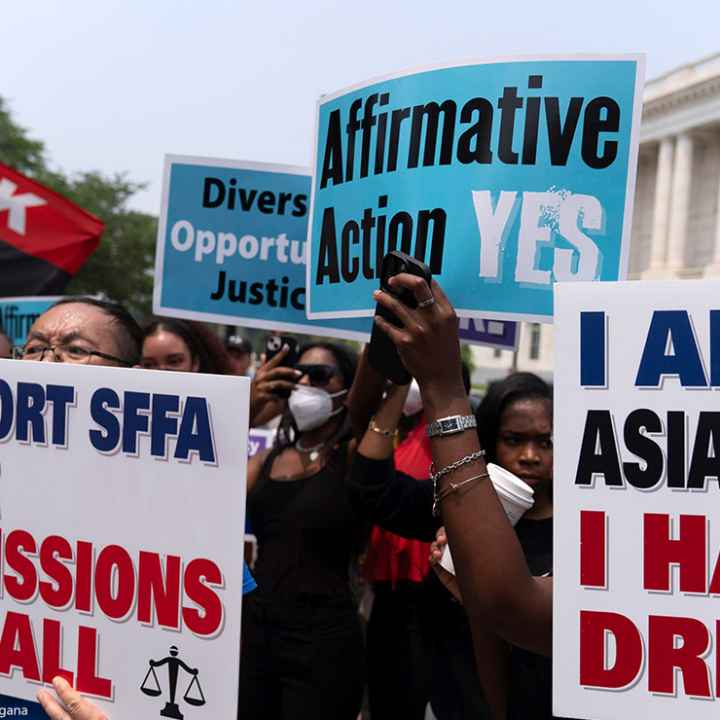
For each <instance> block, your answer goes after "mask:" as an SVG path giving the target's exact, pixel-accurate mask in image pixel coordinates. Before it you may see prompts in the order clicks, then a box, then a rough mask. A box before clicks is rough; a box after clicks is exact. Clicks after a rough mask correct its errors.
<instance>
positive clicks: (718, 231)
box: [705, 172, 720, 276]
mask: <svg viewBox="0 0 720 720" xmlns="http://www.w3.org/2000/svg"><path fill="white" fill-rule="evenodd" d="M717 181H718V189H717V209H716V210H715V249H714V251H713V258H712V261H711V263H710V265H709V266H708V267H707V268H706V270H705V275H713V276H717V275H720V172H718V178H717Z"/></svg>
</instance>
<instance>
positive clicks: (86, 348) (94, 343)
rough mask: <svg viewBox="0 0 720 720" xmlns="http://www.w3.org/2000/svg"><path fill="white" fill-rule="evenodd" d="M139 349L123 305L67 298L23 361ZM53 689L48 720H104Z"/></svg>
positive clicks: (133, 363) (106, 359)
mask: <svg viewBox="0 0 720 720" xmlns="http://www.w3.org/2000/svg"><path fill="white" fill-rule="evenodd" d="M142 344H143V331H142V329H141V328H140V326H139V325H138V324H137V322H136V321H135V319H134V318H133V317H132V315H131V314H130V313H129V312H128V311H127V310H126V309H125V308H124V307H123V306H122V305H118V304H116V303H112V302H109V301H105V300H97V299H95V298H86V297H67V298H63V299H62V300H59V301H58V302H57V303H55V304H54V305H53V306H52V307H51V308H50V309H48V310H46V311H45V312H44V313H43V314H42V315H40V317H39V318H38V319H37V320H36V321H35V322H34V323H33V325H32V327H31V328H30V331H29V332H28V338H27V342H26V344H25V347H24V348H22V351H21V356H22V358H23V359H24V360H36V361H44V362H68V363H74V364H84V365H105V366H117V367H137V366H138V363H139V361H140V356H141V348H142ZM254 588H255V581H254V579H253V577H252V575H251V574H250V571H249V570H248V568H247V566H246V565H245V566H244V574H243V594H245V593H251V592H252V591H253V590H254ZM53 685H54V687H55V690H56V692H57V693H58V696H59V698H60V700H61V701H62V704H61V703H59V702H58V701H57V700H55V699H54V698H53V697H52V696H51V695H50V694H49V693H48V692H47V691H44V690H40V691H39V692H38V701H39V702H40V703H41V705H42V706H43V708H44V709H45V710H46V712H47V713H48V715H49V716H50V718H51V719H52V720H68V719H71V720H104V719H105V718H106V716H105V714H104V713H103V712H102V711H101V710H100V709H99V708H97V706H95V705H94V704H93V703H91V702H89V701H86V700H83V699H82V698H81V697H80V695H79V694H78V693H77V692H75V691H74V690H73V689H72V688H71V687H70V686H69V685H68V683H67V682H66V681H65V680H63V679H62V678H55V679H54V680H53ZM63 705H64V707H63Z"/></svg>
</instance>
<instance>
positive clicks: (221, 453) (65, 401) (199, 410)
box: [0, 360, 249, 720]
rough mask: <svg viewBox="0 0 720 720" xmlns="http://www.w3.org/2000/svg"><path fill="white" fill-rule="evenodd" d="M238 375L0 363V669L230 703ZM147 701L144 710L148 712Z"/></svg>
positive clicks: (241, 456)
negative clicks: (0, 566)
mask: <svg viewBox="0 0 720 720" xmlns="http://www.w3.org/2000/svg"><path fill="white" fill-rule="evenodd" d="M248 402H249V381H248V380H247V379H246V378H238V377H220V376H211V375H201V374H186V373H169V372H168V373H165V372H146V371H140V370H136V369H128V370H126V369H118V368H106V367H94V366H93V367H90V366H84V367H80V366H77V365H68V364H59V363H57V364H56V363H36V362H17V361H10V360H6V361H2V362H0V442H2V446H1V450H0V472H1V474H2V486H1V488H0V511H1V515H0V558H1V559H2V569H3V573H2V577H0V589H1V591H2V594H1V596H0V675H2V676H3V678H4V679H3V681H2V693H4V694H5V695H7V696H11V697H15V698H21V699H24V700H34V699H35V693H36V692H37V690H38V688H39V687H40V686H41V683H43V682H48V681H49V680H50V679H51V678H52V677H53V676H55V675H57V674H62V675H64V676H65V677H66V678H67V679H68V680H69V681H70V682H72V683H73V684H74V685H75V686H76V687H77V688H78V689H79V690H80V691H81V692H83V693H84V694H85V695H88V696H90V697H92V698H93V699H94V700H96V701H97V702H98V703H99V704H100V705H101V706H102V707H103V709H104V710H105V712H107V713H108V715H109V716H110V717H111V718H112V720H138V719H139V718H149V717H155V716H157V715H159V714H162V715H164V716H165V717H173V718H182V717H183V715H184V717H185V718H186V720H202V718H207V719H208V720H210V719H214V718H234V717H235V716H236V714H237V682H238V672H239V649H240V611H241V600H242V586H243V563H242V557H243V530H242V529H243V526H244V515H245V477H246V463H247V426H248ZM161 711H162V712H161Z"/></svg>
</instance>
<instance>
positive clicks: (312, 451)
mask: <svg viewBox="0 0 720 720" xmlns="http://www.w3.org/2000/svg"><path fill="white" fill-rule="evenodd" d="M324 447H325V443H318V444H317V445H313V446H312V447H305V446H304V445H303V444H302V440H298V441H297V442H296V443H295V449H296V450H297V451H298V452H301V453H303V454H304V455H309V456H310V462H315V461H316V460H317V459H318V458H319V457H320V451H321V450H322V449H323V448H324Z"/></svg>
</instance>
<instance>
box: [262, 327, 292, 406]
mask: <svg viewBox="0 0 720 720" xmlns="http://www.w3.org/2000/svg"><path fill="white" fill-rule="evenodd" d="M285 345H287V346H288V347H289V348H290V349H289V350H288V353H287V355H286V356H285V357H284V358H283V361H282V366H283V367H295V365H297V362H298V360H299V359H300V353H299V349H300V344H299V343H298V341H297V340H296V339H295V338H294V337H292V336H291V335H275V334H272V335H268V336H267V338H266V339H265V362H270V360H272V359H273V358H274V357H275V356H276V355H277V354H278V353H279V352H280V351H281V350H282V349H283V347H285ZM275 395H277V396H278V397H281V398H288V397H290V392H289V391H288V390H276V391H275Z"/></svg>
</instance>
